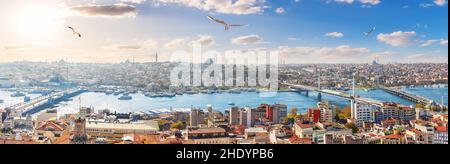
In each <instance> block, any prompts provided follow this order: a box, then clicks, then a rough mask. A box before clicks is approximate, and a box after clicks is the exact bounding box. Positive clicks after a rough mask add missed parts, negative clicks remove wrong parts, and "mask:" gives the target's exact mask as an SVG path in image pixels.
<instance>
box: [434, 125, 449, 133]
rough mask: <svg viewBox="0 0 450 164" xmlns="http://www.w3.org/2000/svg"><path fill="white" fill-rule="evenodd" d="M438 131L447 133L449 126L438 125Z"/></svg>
mask: <svg viewBox="0 0 450 164" xmlns="http://www.w3.org/2000/svg"><path fill="white" fill-rule="evenodd" d="M434 129H435V131H436V132H440V133H446V132H448V127H445V126H436V127H434Z"/></svg>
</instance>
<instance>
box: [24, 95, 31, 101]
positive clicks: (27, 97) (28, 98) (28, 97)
mask: <svg viewBox="0 0 450 164" xmlns="http://www.w3.org/2000/svg"><path fill="white" fill-rule="evenodd" d="M30 101H31V97H30V96H25V97H23V102H30Z"/></svg>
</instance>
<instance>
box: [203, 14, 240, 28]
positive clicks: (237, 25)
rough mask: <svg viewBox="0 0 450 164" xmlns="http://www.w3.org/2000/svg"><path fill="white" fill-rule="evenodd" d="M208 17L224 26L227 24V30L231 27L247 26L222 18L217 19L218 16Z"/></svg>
mask: <svg viewBox="0 0 450 164" xmlns="http://www.w3.org/2000/svg"><path fill="white" fill-rule="evenodd" d="M208 19H210V20H212V21H214V22H216V23H219V24H222V25H223V26H225V30H226V31H228V30H229V29H230V28H231V27H241V26H246V25H239V24H228V23H227V22H225V21H223V20H220V19H216V18H214V17H212V16H208Z"/></svg>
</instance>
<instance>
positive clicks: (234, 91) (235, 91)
mask: <svg viewBox="0 0 450 164" xmlns="http://www.w3.org/2000/svg"><path fill="white" fill-rule="evenodd" d="M229 92H230V93H231V94H241V93H242V92H241V91H240V90H237V89H235V90H230V91H229Z"/></svg>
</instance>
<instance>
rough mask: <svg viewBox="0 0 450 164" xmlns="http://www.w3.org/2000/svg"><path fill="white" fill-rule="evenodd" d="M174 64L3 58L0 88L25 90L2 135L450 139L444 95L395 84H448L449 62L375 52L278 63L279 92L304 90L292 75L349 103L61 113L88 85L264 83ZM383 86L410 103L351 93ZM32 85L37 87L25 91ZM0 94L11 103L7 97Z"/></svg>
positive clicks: (179, 90)
mask: <svg viewBox="0 0 450 164" xmlns="http://www.w3.org/2000/svg"><path fill="white" fill-rule="evenodd" d="M176 65H177V63H169V62H150V63H135V62H131V61H125V62H123V63H120V64H81V63H78V64H77V63H69V62H65V61H59V62H53V63H35V62H16V63H5V64H0V70H1V72H2V74H1V76H0V77H1V78H0V87H1V88H2V89H1V90H2V91H4V92H7V93H10V95H5V96H10V97H19V98H23V101H22V102H18V104H10V105H9V106H8V105H3V106H2V107H3V109H1V110H0V112H1V113H2V114H1V116H2V117H1V118H2V119H1V122H0V123H1V124H0V125H1V128H2V132H1V133H0V144H448V114H447V113H448V111H447V108H448V107H447V106H446V104H444V97H442V102H437V101H432V100H429V99H426V98H424V99H425V102H424V101H421V99H420V98H421V97H420V96H418V97H413V96H412V97H402V96H408V95H410V94H409V93H406V92H404V91H401V90H398V87H402V86H407V87H420V86H427V87H436V86H437V87H442V86H444V87H446V88H447V87H448V86H447V85H448V64H379V63H378V62H377V61H374V62H372V63H370V64H316V65H282V66H280V79H279V83H280V88H279V91H280V92H295V93H298V94H302V92H305V91H306V90H304V88H303V90H302V88H296V85H299V86H317V85H318V86H319V87H318V88H319V89H320V90H311V91H306V92H321V93H322V94H327V93H328V94H330V92H327V91H329V90H334V91H335V92H339V93H341V94H344V93H349V95H350V97H349V103H347V104H346V106H344V107H340V106H339V105H337V104H332V103H330V102H329V101H328V100H326V99H325V98H324V99H321V98H320V99H321V100H319V101H318V103H317V104H316V105H315V106H309V107H308V109H306V110H303V109H298V108H296V107H295V106H291V107H288V106H287V105H286V104H282V103H281V102H280V103H275V104H267V102H258V103H260V104H261V105H259V106H236V105H235V104H233V103H230V104H229V106H230V107H229V108H228V109H226V110H224V111H223V110H215V108H214V106H212V105H208V104H204V107H190V106H186V107H185V108H173V109H163V108H161V109H146V110H143V111H136V112H131V113H120V111H117V110H116V109H107V108H105V109H96V108H94V107H91V106H83V104H82V103H81V101H80V105H79V107H78V109H74V110H72V111H77V112H75V113H69V114H68V113H66V114H63V115H61V114H58V110H57V109H58V108H56V106H58V104H59V103H63V102H65V101H71V99H74V98H75V97H77V96H78V95H80V94H83V93H86V92H95V93H100V94H105V95H111V96H112V95H114V96H117V97H118V99H117V101H129V100H131V99H133V96H132V95H133V94H143V95H145V96H146V97H147V98H148V99H154V98H157V97H167V98H171V97H176V96H181V95H195V94H210V95H212V94H224V93H232V94H241V93H244V92H260V91H259V89H258V87H237V88H233V87H214V88H211V87H172V86H170V85H168V84H169V83H170V80H169V78H168V77H169V72H170V70H171V69H172V68H173V67H175V66H176ZM305 77H310V78H305ZM288 84H289V85H288ZM352 84H354V85H352ZM379 88H384V89H386V92H389V91H393V92H389V93H391V94H394V95H396V96H399V97H401V98H405V99H407V100H409V101H412V102H415V104H416V105H410V106H408V105H405V104H399V103H396V102H391V101H389V100H385V101H375V100H366V99H358V97H359V96H358V95H351V93H352V91H353V89H358V90H365V91H366V92H370V91H371V90H374V89H379ZM331 93H334V92H331ZM31 94H38V95H41V96H39V97H36V98H33V97H30V96H27V95H31ZM305 96H308V95H305ZM338 96H339V95H338ZM42 97H43V98H42ZM81 98H82V97H81V96H80V97H79V99H81ZM342 98H345V96H342ZM408 98H410V99H408ZM0 99H2V100H1V102H2V103H7V102H5V101H4V100H3V99H6V98H5V97H0ZM100 101H101V100H100ZM447 101H448V100H447ZM42 102H43V103H42ZM174 103H176V102H174Z"/></svg>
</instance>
